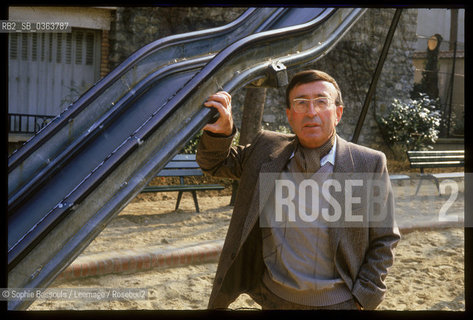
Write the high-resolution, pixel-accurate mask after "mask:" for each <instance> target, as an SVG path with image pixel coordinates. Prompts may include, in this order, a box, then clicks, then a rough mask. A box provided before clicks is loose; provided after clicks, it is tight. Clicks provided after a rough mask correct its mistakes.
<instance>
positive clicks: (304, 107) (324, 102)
mask: <svg viewBox="0 0 473 320" xmlns="http://www.w3.org/2000/svg"><path fill="white" fill-rule="evenodd" d="M311 102H312V103H313V105H314V108H315V111H316V112H320V111H323V110H326V109H328V108H329V107H330V106H331V104H332V103H333V99H332V98H330V97H318V98H314V99H307V98H295V99H292V107H293V108H294V111H295V112H296V113H306V112H307V111H309V107H310V103H311Z"/></svg>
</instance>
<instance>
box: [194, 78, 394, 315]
mask: <svg viewBox="0 0 473 320" xmlns="http://www.w3.org/2000/svg"><path fill="white" fill-rule="evenodd" d="M286 103H287V106H286V115H287V119H288V122H289V124H290V126H291V128H292V130H293V132H294V134H291V135H288V134H280V133H276V132H270V131H262V132H260V133H259V134H258V135H257V137H256V138H255V139H254V141H253V142H252V144H250V145H247V146H237V147H231V142H232V139H233V136H234V134H235V132H236V129H235V127H234V125H233V119H232V113H231V96H230V95H229V94H228V93H227V92H223V91H221V92H218V93H216V94H214V95H212V96H211V97H210V98H209V99H208V100H207V102H206V103H205V106H207V107H212V108H216V109H217V110H218V112H219V114H220V117H219V119H218V120H217V121H216V122H215V123H213V124H208V125H206V126H205V127H204V133H203V135H202V138H201V140H200V143H199V147H198V150H197V162H198V163H199V165H200V166H201V168H202V170H203V171H204V172H206V173H209V174H212V175H215V176H221V177H227V178H232V179H239V180H240V186H239V190H238V194H237V198H236V202H235V207H234V211H233V215H232V219H231V221H230V225H229V229H228V233H227V237H226V240H225V244H224V246H223V250H222V254H221V256H220V261H219V265H218V268H217V272H216V276H215V280H214V285H213V289H212V293H211V296H210V301H209V308H226V307H228V305H229V304H230V303H231V302H232V301H233V300H234V299H236V298H237V297H238V296H239V295H240V293H243V292H246V293H248V294H249V295H250V296H251V297H252V298H253V299H254V300H255V301H256V302H258V303H259V304H260V305H261V306H262V308H263V309H362V308H364V309H375V308H376V307H377V306H378V305H379V303H380V302H381V301H382V300H383V298H384V295H385V291H386V286H385V283H384V279H385V277H386V274H387V270H388V268H389V267H390V266H391V265H392V263H393V259H394V248H395V246H396V244H397V242H398V241H399V239H400V235H399V230H398V229H397V227H396V226H395V223H394V220H393V217H392V216H393V206H394V204H393V196H392V192H391V187H390V184H389V179H387V181H386V183H385V184H386V185H385V188H384V190H385V194H384V195H382V197H381V198H382V199H383V203H382V204H381V207H384V209H385V211H386V212H387V213H388V216H387V219H385V220H384V224H383V225H382V226H381V227H379V226H378V227H373V226H372V225H368V226H365V227H361V228H354V227H353V228H352V227H343V228H342V227H334V226H333V225H331V224H329V223H326V222H324V221H323V220H322V219H318V220H317V221H314V222H308V223H305V222H304V221H302V224H300V221H299V224H297V223H296V224H294V225H293V226H292V227H287V226H286V227H284V228H279V227H275V226H274V227H273V226H272V225H264V224H263V223H262V221H261V220H262V219H263V218H262V217H263V216H265V217H274V216H275V212H276V209H275V208H274V204H275V203H276V204H277V203H278V201H281V199H279V198H280V197H281V194H276V195H275V192H274V187H273V185H272V184H271V183H267V181H265V179H266V178H265V174H274V173H276V175H277V176H278V179H282V177H284V178H285V179H288V180H289V181H294V176H293V175H292V174H303V175H304V177H305V178H308V179H309V180H308V181H309V182H311V181H315V182H320V183H323V182H324V181H325V179H326V178H327V174H332V173H333V174H335V173H351V172H368V173H376V174H378V173H379V174H384V176H386V174H387V169H386V158H385V156H384V154H382V153H381V152H379V151H375V150H372V149H368V148H366V147H362V146H358V145H355V144H352V143H348V142H347V141H345V140H343V139H342V138H340V137H339V136H337V134H336V126H337V125H338V123H339V122H340V120H341V118H342V114H343V101H342V96H341V92H340V89H339V87H338V85H337V83H336V81H335V80H334V79H333V78H332V77H331V76H329V75H328V74H326V73H324V72H321V71H317V70H308V71H303V72H300V73H298V74H296V75H295V76H294V78H293V79H292V80H291V82H290V83H289V85H288V87H287V90H286ZM320 177H322V178H320ZM270 181H271V180H270ZM291 183H292V182H291ZM278 197H279V198H278ZM268 199H269V200H268ZM309 200H310V201H312V200H311V199H309ZM320 204H321V208H322V207H324V206H325V208H329V203H328V201H325V202H324V201H321V202H320ZM309 206H310V204H309ZM368 207H369V205H368V204H365V206H364V207H363V206H362V207H361V210H358V211H357V212H362V214H364V216H363V218H366V214H365V211H368ZM296 210H297V209H296ZM298 210H299V212H297V213H301V212H300V211H301V209H300V207H299V208H298ZM320 210H324V209H320ZM327 212H328V211H327ZM319 216H320V215H319ZM311 223H312V224H311Z"/></svg>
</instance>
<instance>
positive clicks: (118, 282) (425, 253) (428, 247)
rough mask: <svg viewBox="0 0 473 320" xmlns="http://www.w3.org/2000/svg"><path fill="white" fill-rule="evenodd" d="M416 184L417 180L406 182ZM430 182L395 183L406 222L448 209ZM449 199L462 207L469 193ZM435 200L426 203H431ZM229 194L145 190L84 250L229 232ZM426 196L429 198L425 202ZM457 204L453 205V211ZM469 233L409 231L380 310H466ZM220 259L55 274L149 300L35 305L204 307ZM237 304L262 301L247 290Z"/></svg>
mask: <svg viewBox="0 0 473 320" xmlns="http://www.w3.org/2000/svg"><path fill="white" fill-rule="evenodd" d="M408 187H409V189H412V186H408ZM431 187H432V186H426V187H425V188H424V187H422V189H421V190H422V192H421V193H420V194H419V196H418V197H411V196H406V195H408V194H409V192H411V191H409V192H407V193H406V194H405V195H404V197H403V196H402V195H403V192H404V191H405V189H406V186H403V187H397V189H396V188H395V192H397V195H398V196H397V197H398V211H397V212H398V222H399V224H400V225H402V224H403V223H406V222H408V221H412V220H414V219H421V220H425V221H433V220H436V219H438V210H440V209H441V208H442V207H443V208H445V203H446V202H447V200H448V199H449V197H450V196H449V194H446V195H443V196H441V197H438V196H435V197H434V196H432V195H435V192H436V190H435V189H434V188H431ZM462 190H463V189H462V188H461V189H460V193H459V196H458V197H457V198H456V201H455V202H454V203H453V204H452V205H451V206H449V210H450V211H448V215H451V212H453V211H455V210H456V211H455V212H460V211H461V212H463V192H462ZM426 201H427V203H428V204H429V205H425V203H426ZM229 202H230V197H229V196H211V197H208V196H206V195H205V194H203V193H201V194H200V195H199V205H200V207H201V211H202V212H201V213H195V212H194V206H193V201H192V198H191V196H190V195H184V197H183V200H182V203H181V209H179V210H178V211H174V205H175V195H172V194H170V195H167V194H157V195H150V196H146V197H145V196H144V195H140V196H139V197H138V199H136V200H134V201H133V202H131V203H130V204H129V205H128V206H127V207H126V208H125V209H124V210H123V211H122V212H121V213H120V214H119V215H118V216H117V217H116V218H115V219H114V220H113V221H112V222H111V223H110V224H109V225H108V226H107V227H106V228H105V229H104V230H103V232H102V233H101V234H100V235H99V237H97V238H96V239H95V240H94V241H93V242H92V243H91V244H90V246H89V247H88V248H87V249H86V250H85V251H84V252H83V253H82V254H83V255H87V254H91V253H98V252H104V251H109V250H118V249H129V248H140V247H146V246H151V245H152V246H162V247H163V248H169V247H171V246H175V247H180V246H183V245H186V244H190V243H198V242H204V241H208V240H216V239H224V237H225V234H226V230H227V226H228V223H229V221H230V216H231V212H232V207H230V206H228V204H229ZM423 203H424V205H423ZM452 210H453V211H452ZM463 243H464V235H463V229H462V228H449V229H435V230H432V231H414V232H410V233H408V234H405V235H403V238H402V240H401V241H400V243H399V245H398V248H397V251H396V261H395V264H394V266H393V267H392V268H391V270H390V273H389V275H388V276H387V279H386V282H387V286H388V290H387V294H386V299H385V300H384V301H383V302H382V303H381V305H380V306H379V307H378V309H379V310H465V296H464V250H463ZM216 267H217V265H216V263H210V264H203V265H192V266H188V267H183V268H170V269H165V270H152V271H144V272H139V273H134V274H116V275H105V276H100V277H92V278H85V279H79V280H73V281H67V282H66V281H64V280H62V282H60V281H55V282H54V283H52V285H51V286H50V287H52V288H144V289H146V290H147V292H148V298H147V299H145V300H131V299H129V300H123V301H119V300H115V301H103V300H100V301H87V300H83V299H82V300H56V301H48V300H37V301H35V302H34V303H33V304H32V305H31V306H30V308H29V310H57V309H61V310H64V309H66V310H98V309H100V310H112V309H113V310H134V309H152V310H171V309H172V310H174V309H178V310H195V309H205V308H206V306H207V302H208V298H209V295H210V292H211V288H212V282H213V278H214V275H215V271H216ZM230 307H231V308H233V309H254V308H256V309H258V308H260V307H259V305H258V304H256V303H255V302H254V301H253V300H252V299H251V298H250V297H249V296H247V295H245V294H243V295H241V296H240V297H239V298H238V299H237V300H236V301H235V302H234V303H233V304H232V305H230Z"/></svg>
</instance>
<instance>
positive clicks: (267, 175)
mask: <svg viewBox="0 0 473 320" xmlns="http://www.w3.org/2000/svg"><path fill="white" fill-rule="evenodd" d="M294 149H295V140H292V141H288V142H284V143H283V144H281V147H280V148H278V149H276V150H275V151H273V152H272V153H271V154H270V155H269V161H267V162H264V163H263V164H262V165H261V169H260V175H259V176H258V178H257V180H256V188H255V189H256V192H255V194H254V195H253V198H252V200H251V205H250V210H249V212H248V215H247V217H246V220H245V224H244V226H243V232H242V237H241V242H240V243H243V242H244V241H245V239H246V237H247V236H248V234H249V233H250V231H251V229H252V228H253V226H254V224H255V222H256V221H257V218H258V217H259V214H260V210H261V209H262V208H263V206H264V204H265V203H266V201H267V200H268V198H269V196H270V195H271V192H272V191H273V189H274V182H275V180H276V178H277V175H276V174H271V173H280V172H281V171H282V170H283V169H284V166H285V165H286V164H287V161H288V160H289V157H290V156H291V154H292V153H293V152H294ZM261 174H263V175H264V179H261ZM260 204H261V206H260Z"/></svg>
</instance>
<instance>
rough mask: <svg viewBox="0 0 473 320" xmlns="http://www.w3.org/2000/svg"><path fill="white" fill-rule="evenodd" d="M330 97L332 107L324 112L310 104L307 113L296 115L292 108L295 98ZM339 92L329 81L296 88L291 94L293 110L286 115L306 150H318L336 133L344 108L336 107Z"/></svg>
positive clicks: (288, 110) (315, 82) (287, 110)
mask: <svg viewBox="0 0 473 320" xmlns="http://www.w3.org/2000/svg"><path fill="white" fill-rule="evenodd" d="M319 97H329V98H331V100H330V105H329V107H328V108H326V109H324V110H315V105H314V102H313V101H312V102H311V103H310V106H309V109H308V110H307V112H306V113H296V112H295V111H294V108H293V106H292V101H293V99H295V98H306V99H314V98H319ZM336 97H337V90H336V89H335V87H334V86H333V84H331V83H330V82H327V81H314V82H310V83H305V84H301V85H298V86H295V87H294V88H293V89H292V90H291V92H290V93H289V101H290V102H291V108H290V109H287V108H286V115H287V119H288V121H289V124H290V125H291V127H292V130H293V131H294V133H295V134H296V135H297V137H298V138H299V141H300V143H301V144H302V146H303V147H305V148H317V147H320V146H321V145H323V144H324V143H325V142H326V141H327V140H328V139H329V138H330V136H331V135H332V134H333V133H334V132H335V127H336V126H337V124H338V122H339V121H340V119H341V118H342V114H343V106H335V102H334V101H335V99H336ZM317 111H318V112H317Z"/></svg>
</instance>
